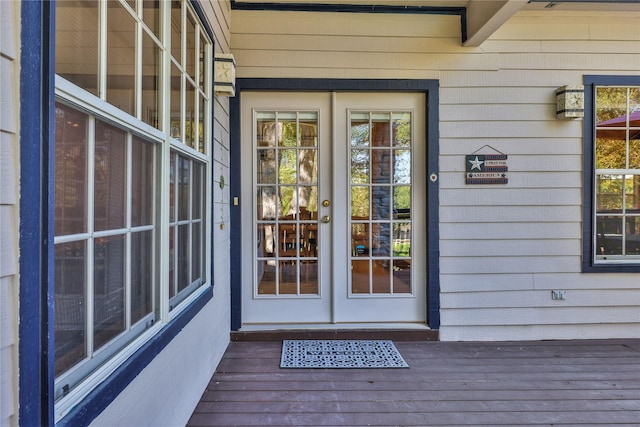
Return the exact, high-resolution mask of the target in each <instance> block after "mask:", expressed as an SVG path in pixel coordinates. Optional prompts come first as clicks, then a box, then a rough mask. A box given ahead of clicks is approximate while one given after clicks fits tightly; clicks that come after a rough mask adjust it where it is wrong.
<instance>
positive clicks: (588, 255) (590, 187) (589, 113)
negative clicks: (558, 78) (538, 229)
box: [582, 75, 640, 273]
mask: <svg viewBox="0 0 640 427" xmlns="http://www.w3.org/2000/svg"><path fill="white" fill-rule="evenodd" d="M596 86H640V76H597V75H586V76H584V121H583V138H584V150H583V151H584V153H583V167H582V169H583V177H584V182H583V189H584V197H583V200H584V202H583V207H582V209H583V210H582V272H584V273H639V272H640V263H638V265H629V264H594V262H593V253H594V252H593V250H594V248H593V244H594V243H593V232H594V230H593V220H594V218H593V199H594V195H595V188H594V182H593V175H594V167H595V159H594V156H593V147H594V144H595V123H594V117H595V102H596V100H595V87H596Z"/></svg>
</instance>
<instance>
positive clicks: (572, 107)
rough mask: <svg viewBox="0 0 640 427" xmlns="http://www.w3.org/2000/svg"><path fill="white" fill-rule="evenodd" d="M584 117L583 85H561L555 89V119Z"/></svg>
mask: <svg viewBox="0 0 640 427" xmlns="http://www.w3.org/2000/svg"><path fill="white" fill-rule="evenodd" d="M577 117H584V86H582V85H574V86H561V87H559V88H558V89H556V119H562V120H564V119H575V118H577Z"/></svg>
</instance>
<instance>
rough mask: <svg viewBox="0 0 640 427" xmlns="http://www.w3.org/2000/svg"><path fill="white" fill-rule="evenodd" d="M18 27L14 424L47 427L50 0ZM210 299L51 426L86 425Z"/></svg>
mask: <svg viewBox="0 0 640 427" xmlns="http://www.w3.org/2000/svg"><path fill="white" fill-rule="evenodd" d="M191 4H192V5H193V6H194V10H195V11H196V14H197V15H198V17H199V18H200V19H201V22H202V24H203V28H204V29H205V31H206V32H207V34H208V35H209V37H210V38H211V40H212V42H213V41H214V38H213V32H212V30H211V27H210V26H209V23H208V22H207V21H206V19H205V15H204V13H203V11H202V8H201V7H200V5H199V4H198V2H197V0H191ZM20 28H21V34H20V45H21V57H20V59H21V69H20V196H21V197H20V236H19V246H20V253H21V256H20V260H19V270H20V296H19V298H20V310H19V326H18V330H19V331H18V333H19V343H18V346H19V360H18V369H19V372H20V375H19V380H18V381H19V393H18V398H19V410H18V423H19V425H25V426H53V425H54V424H55V413H54V408H55V404H54V383H55V375H54V356H55V354H54V353H55V352H54V348H55V347H54V342H53V337H54V324H53V316H54V309H53V302H54V298H53V295H54V289H53V286H54V269H53V266H54V260H53V256H54V255H53V254H54V252H53V244H52V243H53V241H54V236H53V223H54V218H53V213H54V206H55V204H54V203H55V202H54V197H53V196H54V179H53V176H54V165H55V158H54V154H55V151H54V140H55V128H54V123H55V107H54V105H55V92H54V90H55V87H54V82H55V60H54V58H55V1H48V2H44V1H43V2H40V1H24V2H21V22H20ZM212 72H213V70H212ZM212 115H213V112H212ZM212 123H214V121H213V120H212ZM212 269H213V267H212ZM211 277H212V278H213V275H212V276H211ZM212 298H213V286H209V289H207V290H206V291H205V292H203V294H202V295H200V296H199V297H198V298H197V299H196V300H195V301H193V302H192V303H191V304H190V305H189V306H188V307H186V308H185V309H184V310H183V311H182V312H181V313H180V314H179V315H177V316H176V317H175V318H174V319H173V320H172V321H171V322H169V323H168V324H167V325H165V327H164V328H163V329H162V330H161V331H160V332H159V333H158V334H157V335H155V336H154V337H153V338H152V339H150V340H149V341H148V342H147V343H145V344H144V345H143V346H142V347H141V348H140V349H138V350H137V351H136V352H135V353H134V354H133V355H132V356H131V357H130V358H129V359H128V360H127V361H126V362H125V363H124V364H122V365H121V366H120V367H118V369H117V370H116V371H115V372H114V373H113V374H112V375H110V376H109V378H107V379H106V380H105V381H103V382H102V383H101V384H100V385H99V386H98V387H97V388H96V389H94V390H93V391H92V392H91V393H90V394H89V395H88V396H87V397H86V398H85V399H84V400H83V401H82V402H79V404H78V405H77V406H76V407H75V408H74V409H73V410H72V411H71V412H70V413H69V414H67V416H65V417H64V418H63V419H62V420H60V421H59V423H58V424H57V425H68V426H72V425H73V426H75V425H86V424H89V423H90V422H91V421H92V420H93V419H95V418H96V417H97V416H98V415H99V414H100V413H101V412H102V411H103V410H104V409H105V408H106V407H107V406H108V405H109V404H110V403H111V402H112V400H113V399H114V398H115V397H116V396H117V395H118V394H119V393H120V392H121V391H122V390H124V389H125V388H126V387H127V386H128V385H129V383H130V382H131V381H132V380H133V379H134V378H135V377H136V376H137V375H138V374H139V373H140V372H142V370H143V369H144V368H145V367H146V366H147V365H148V364H149V363H150V362H151V361H152V360H153V359H154V358H155V357H156V356H157V355H158V354H159V353H160V352H161V351H162V350H163V349H164V348H165V347H166V346H167V345H168V344H169V343H170V342H171V341H172V340H173V338H174V337H176V336H177V335H178V334H179V333H180V331H182V329H183V328H184V327H185V326H186V325H187V324H188V323H189V322H190V321H191V320H192V319H193V318H194V317H195V316H196V315H197V314H198V312H199V311H200V310H201V309H202V308H203V307H204V306H205V305H206V304H207V303H208V302H209V301H210V300H211V299H212Z"/></svg>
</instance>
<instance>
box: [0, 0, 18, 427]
mask: <svg viewBox="0 0 640 427" xmlns="http://www.w3.org/2000/svg"><path fill="white" fill-rule="evenodd" d="M19 34H20V4H19V3H18V2H12V1H1V2H0V183H2V190H0V426H15V425H18V415H17V414H18V412H17V406H18V397H17V396H18V389H17V384H18V342H17V336H18V334H17V325H18V310H17V307H18V303H17V301H18V232H19V224H18V214H19V198H18V194H19V189H18V182H19V173H20V171H19V168H18V166H17V165H18V164H19V162H18V157H19V152H20V149H19V144H18V141H19V139H18V129H19V111H20V107H19V105H20V104H19V101H18V97H19V93H18V90H17V88H18V87H19V85H18V78H19V75H20V71H19V66H20V64H19V59H20V48H19V43H20V36H19Z"/></svg>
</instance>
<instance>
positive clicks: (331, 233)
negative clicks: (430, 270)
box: [241, 92, 427, 325]
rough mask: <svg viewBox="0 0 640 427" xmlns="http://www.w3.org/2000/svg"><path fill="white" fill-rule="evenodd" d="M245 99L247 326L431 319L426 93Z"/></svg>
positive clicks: (279, 95) (254, 94) (254, 95)
mask: <svg viewBox="0 0 640 427" xmlns="http://www.w3.org/2000/svg"><path fill="white" fill-rule="evenodd" d="M241 96H242V99H241V105H242V109H241V126H242V148H241V150H242V159H243V162H244V163H243V165H242V166H243V175H242V195H243V197H242V199H243V200H242V224H243V227H242V228H243V237H242V247H243V259H242V266H243V275H242V277H243V285H242V320H243V324H244V325H250V324H296V325H303V324H320V325H329V324H346V323H349V324H360V323H399V322H402V323H424V322H425V318H426V271H427V266H426V261H425V260H426V214H425V212H426V207H427V206H426V188H425V187H426V173H425V170H426V167H425V165H426V137H425V122H424V120H425V105H426V104H425V96H424V94H413V93H344V92H332V93H319V92H314V93H300V92H243V93H242V95H241Z"/></svg>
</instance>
